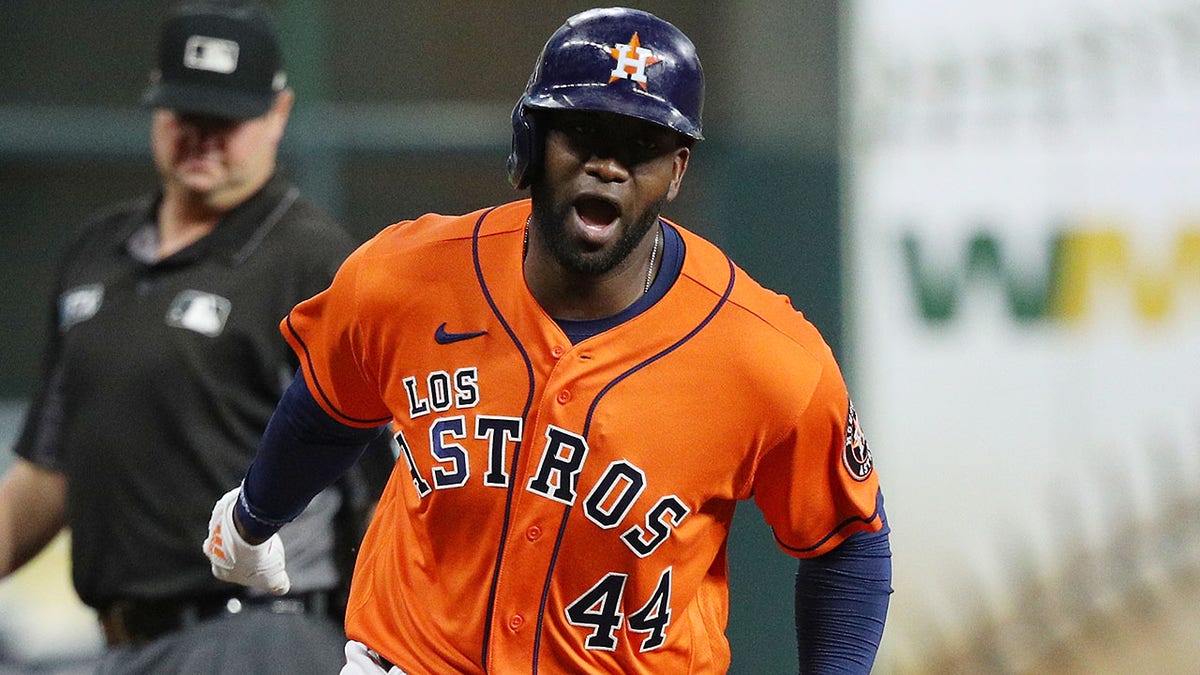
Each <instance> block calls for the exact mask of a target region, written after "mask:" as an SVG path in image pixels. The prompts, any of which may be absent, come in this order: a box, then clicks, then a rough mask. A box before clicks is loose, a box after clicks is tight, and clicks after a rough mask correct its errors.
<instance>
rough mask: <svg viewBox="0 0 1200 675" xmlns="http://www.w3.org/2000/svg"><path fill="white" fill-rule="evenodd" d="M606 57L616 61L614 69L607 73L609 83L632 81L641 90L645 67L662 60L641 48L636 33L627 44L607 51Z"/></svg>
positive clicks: (643, 87) (640, 41)
mask: <svg viewBox="0 0 1200 675" xmlns="http://www.w3.org/2000/svg"><path fill="white" fill-rule="evenodd" d="M608 55H609V56H611V57H613V58H614V59H616V60H617V65H616V67H614V68H613V71H612V72H611V73H609V78H608V81H609V82H610V83H612V82H616V81H617V80H633V81H634V82H637V83H638V86H640V87H641V88H642V89H645V88H646V83H647V80H646V67H647V66H652V65H654V64H655V63H658V62H659V61H662V59H660V58H658V57H657V56H655V55H654V52H652V51H650V50H649V49H648V48H646V47H643V46H642V40H641V38H639V37H638V34H637V33H634V34H633V37H631V38H629V44H618V45H617V46H616V47H613V48H612V49H610V50H608Z"/></svg>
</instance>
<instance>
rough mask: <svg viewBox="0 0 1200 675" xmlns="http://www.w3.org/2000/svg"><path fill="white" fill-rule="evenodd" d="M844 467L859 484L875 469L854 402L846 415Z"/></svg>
mask: <svg viewBox="0 0 1200 675" xmlns="http://www.w3.org/2000/svg"><path fill="white" fill-rule="evenodd" d="M842 466H844V467H846V471H848V472H849V473H850V477H851V478H853V479H854V480H856V481H859V482H862V481H864V480H866V479H867V478H869V477H870V476H871V471H872V470H873V469H874V467H875V462H874V460H873V459H872V458H871V448H870V447H869V446H868V445H867V437H866V436H865V435H863V431H862V426H860V425H859V423H858V413H856V412H854V402H853V401H851V402H850V412H849V413H847V415H846V447H845V448H844V449H843V450H842Z"/></svg>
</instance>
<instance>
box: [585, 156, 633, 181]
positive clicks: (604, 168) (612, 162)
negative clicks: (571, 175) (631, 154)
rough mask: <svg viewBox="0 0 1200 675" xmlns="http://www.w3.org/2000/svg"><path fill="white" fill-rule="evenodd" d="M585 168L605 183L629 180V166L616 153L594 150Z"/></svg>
mask: <svg viewBox="0 0 1200 675" xmlns="http://www.w3.org/2000/svg"><path fill="white" fill-rule="evenodd" d="M583 168H584V171H586V172H587V174H588V175H589V176H592V177H593V178H596V179H597V180H600V181H602V182H605V183H623V182H625V181H627V180H629V168H628V167H627V166H626V164H625V162H623V161H622V160H621V158H620V157H619V156H617V154H616V153H611V152H610V153H597V152H593V153H592V156H591V157H590V158H589V159H588V161H587V162H586V163H585V164H584V166H583Z"/></svg>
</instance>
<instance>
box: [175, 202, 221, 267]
mask: <svg viewBox="0 0 1200 675" xmlns="http://www.w3.org/2000/svg"><path fill="white" fill-rule="evenodd" d="M224 215H225V212H224V211H219V210H215V209H211V208H208V207H207V206H205V205H204V204H203V203H202V202H197V201H195V200H189V199H185V198H181V197H180V195H179V194H178V193H173V192H172V191H169V190H168V191H166V192H165V193H164V194H163V200H162V203H160V204H159V207H158V259H159V260H161V259H163V258H166V257H168V256H170V255H172V254H174V253H176V252H178V251H181V250H183V249H184V248H187V247H188V246H190V245H192V244H193V243H195V242H197V241H199V240H200V239H203V238H204V237H205V236H206V235H208V233H210V232H212V231H213V230H214V229H215V228H216V227H217V223H219V222H220V221H221V218H222V217H223V216H224Z"/></svg>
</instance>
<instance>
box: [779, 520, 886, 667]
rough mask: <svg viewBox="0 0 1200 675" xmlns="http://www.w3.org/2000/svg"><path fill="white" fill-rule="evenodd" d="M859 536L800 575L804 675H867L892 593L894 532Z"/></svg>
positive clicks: (808, 563)
mask: <svg viewBox="0 0 1200 675" xmlns="http://www.w3.org/2000/svg"><path fill="white" fill-rule="evenodd" d="M879 515H880V518H881V519H882V520H883V529H881V530H879V531H878V532H858V533H856V534H854V535H851V536H850V537H849V538H847V539H846V540H845V541H844V542H842V543H841V544H840V545H839V546H838V547H837V548H835V549H833V550H832V551H830V552H828V553H826V554H825V555H821V556H817V557H815V558H807V559H801V560H800V564H799V568H798V570H797V572H796V644H797V646H798V649H799V657H800V672H802V673H867V672H870V670H871V666H872V664H873V663H874V662H875V654H876V652H878V650H879V641H880V639H881V638H882V637H883V625H884V621H885V620H886V618H887V609H888V598H889V596H890V594H891V592H892V551H891V546H890V544H889V542H888V534H889V532H890V529H889V528H888V525H887V516H886V514H884V512H883V497H882V496H880V497H879Z"/></svg>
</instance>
